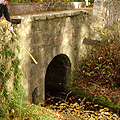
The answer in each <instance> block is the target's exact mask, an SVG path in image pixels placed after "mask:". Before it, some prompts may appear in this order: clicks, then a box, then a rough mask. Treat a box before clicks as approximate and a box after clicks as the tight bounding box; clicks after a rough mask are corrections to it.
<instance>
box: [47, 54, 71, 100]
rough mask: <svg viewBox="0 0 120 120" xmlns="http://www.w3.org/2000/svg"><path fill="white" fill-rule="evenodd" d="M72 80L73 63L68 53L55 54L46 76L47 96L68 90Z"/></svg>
mask: <svg viewBox="0 0 120 120" xmlns="http://www.w3.org/2000/svg"><path fill="white" fill-rule="evenodd" d="M70 81H71V63H70V60H69V58H68V57H67V55H65V54H60V55H57V56H55V57H54V58H53V59H52V61H51V62H50V64H49V65H48V67H47V71H46V76H45V98H47V97H48V95H57V94H58V93H60V92H66V91H67V89H68V87H69V83H71V82H70Z"/></svg>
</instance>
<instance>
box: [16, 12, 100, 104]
mask: <svg viewBox="0 0 120 120" xmlns="http://www.w3.org/2000/svg"><path fill="white" fill-rule="evenodd" d="M15 19H18V21H19V23H20V24H18V25H17V26H18V28H17V30H18V32H19V35H20V41H21V43H22V45H21V46H22V49H21V54H20V56H19V58H20V59H21V68H22V70H23V73H24V78H23V84H24V87H25V94H26V96H27V97H28V99H27V102H34V103H38V102H40V101H44V100H45V92H46V91H47V90H51V91H52V92H53V91H66V92H67V91H68V90H70V89H71V86H72V78H73V77H74V76H73V74H72V71H73V70H74V68H76V67H77V66H78V64H79V62H82V61H83V60H84V59H86V58H87V57H88V55H89V54H91V50H92V49H94V50H95V49H96V47H97V45H98V44H96V38H98V34H95V27H96V28H97V27H98V26H100V22H98V20H97V19H96V17H94V16H93V15H92V14H90V13H88V12H87V11H83V10H67V11H62V12H50V13H45V14H39V15H32V16H21V17H19V16H18V17H17V18H14V20H15ZM91 43H92V44H91ZM94 43H95V44H94ZM23 45H24V46H25V47H27V48H28V49H29V51H30V52H31V54H32V55H33V56H34V58H35V59H36V60H37V62H38V64H35V63H34V62H33V61H32V59H31V58H30V56H29V54H28V53H27V52H26V50H25V49H24V48H23Z"/></svg>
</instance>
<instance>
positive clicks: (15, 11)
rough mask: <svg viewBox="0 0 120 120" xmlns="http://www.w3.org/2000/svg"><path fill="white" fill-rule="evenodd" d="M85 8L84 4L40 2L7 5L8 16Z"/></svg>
mask: <svg viewBox="0 0 120 120" xmlns="http://www.w3.org/2000/svg"><path fill="white" fill-rule="evenodd" d="M83 7H86V4H85V2H40V3H19V4H8V9H9V12H10V15H20V14H31V13H32V14H33V13H39V12H41V11H51V10H52V11H53V10H67V9H76V8H83Z"/></svg>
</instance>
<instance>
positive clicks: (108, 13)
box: [93, 0, 120, 25]
mask: <svg viewBox="0 0 120 120" xmlns="http://www.w3.org/2000/svg"><path fill="white" fill-rule="evenodd" d="M93 14H94V15H96V16H98V17H101V18H102V19H103V23H104V24H105V25H112V24H114V23H115V22H118V21H120V4H119V1H117V0H95V1H94V6H93Z"/></svg>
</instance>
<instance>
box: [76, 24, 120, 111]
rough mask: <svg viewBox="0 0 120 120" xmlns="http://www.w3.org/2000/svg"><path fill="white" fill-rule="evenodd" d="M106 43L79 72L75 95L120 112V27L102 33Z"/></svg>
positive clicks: (81, 66) (77, 73) (84, 63)
mask: <svg viewBox="0 0 120 120" xmlns="http://www.w3.org/2000/svg"><path fill="white" fill-rule="evenodd" d="M100 34H101V39H102V41H103V43H102V44H101V46H100V47H99V48H97V50H95V51H93V54H92V55H90V56H89V59H87V60H84V62H83V64H82V65H79V68H78V69H76V70H75V73H74V74H75V76H76V78H75V81H74V82H75V88H76V90H75V91H74V92H75V94H77V95H78V96H80V97H87V98H88V99H90V100H92V101H94V102H95V103H98V104H101V105H104V106H108V107H109V108H112V109H114V110H115V111H117V109H120V61H119V60H120V43H119V42H120V41H119V29H118V24H115V25H113V26H109V27H106V28H104V29H103V30H102V31H100Z"/></svg>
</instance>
